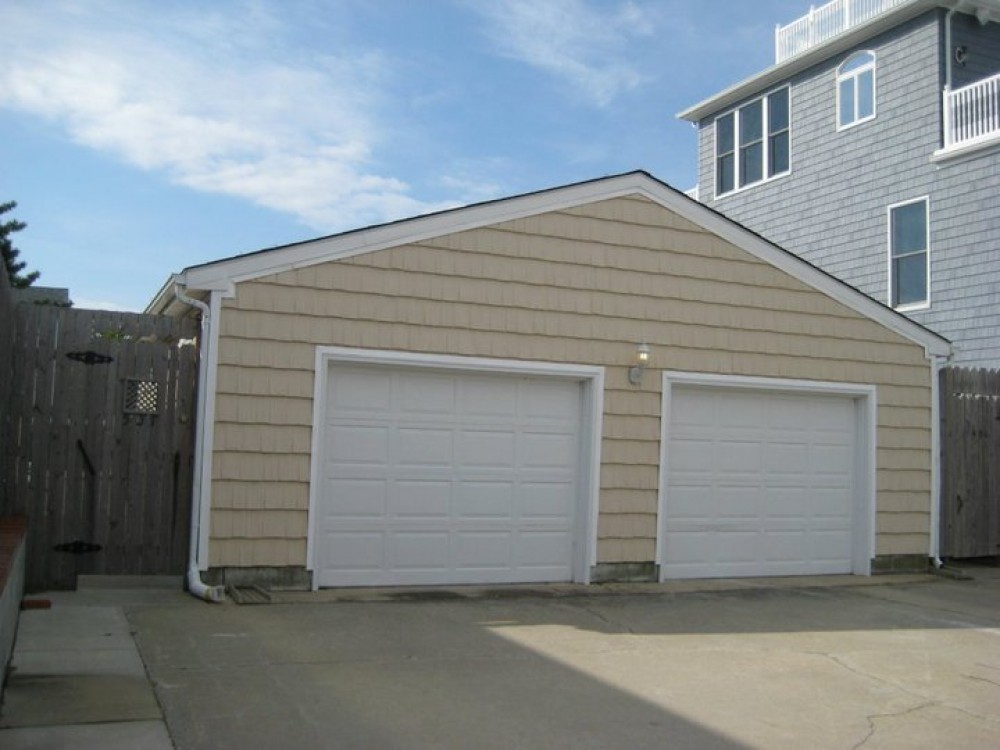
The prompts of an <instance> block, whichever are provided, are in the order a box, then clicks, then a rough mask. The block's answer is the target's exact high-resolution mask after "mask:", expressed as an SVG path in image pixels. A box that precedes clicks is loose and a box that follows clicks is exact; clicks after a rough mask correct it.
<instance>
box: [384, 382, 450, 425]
mask: <svg viewBox="0 0 1000 750" xmlns="http://www.w3.org/2000/svg"><path fill="white" fill-rule="evenodd" d="M455 387H456V386H455V379H454V378H453V377H451V376H449V375H443V374H437V373H429V372H410V373H408V374H407V377H406V378H405V379H399V378H396V380H395V381H394V392H395V394H396V400H397V409H398V411H399V412H401V413H403V414H410V415H413V414H434V415H440V414H450V413H452V412H454V410H455Z"/></svg>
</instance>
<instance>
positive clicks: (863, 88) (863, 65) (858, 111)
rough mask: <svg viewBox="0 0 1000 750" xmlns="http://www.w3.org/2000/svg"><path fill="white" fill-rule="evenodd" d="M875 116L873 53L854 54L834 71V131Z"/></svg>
mask: <svg viewBox="0 0 1000 750" xmlns="http://www.w3.org/2000/svg"><path fill="white" fill-rule="evenodd" d="M874 117H875V53H874V52H855V53H854V54H853V55H851V56H850V57H848V58H847V59H846V60H844V62H843V63H841V65H840V67H839V68H837V129H838V130H840V129H842V128H849V127H851V126H852V125H857V124H858V123H861V122H864V121H865V120H871V119H872V118H874Z"/></svg>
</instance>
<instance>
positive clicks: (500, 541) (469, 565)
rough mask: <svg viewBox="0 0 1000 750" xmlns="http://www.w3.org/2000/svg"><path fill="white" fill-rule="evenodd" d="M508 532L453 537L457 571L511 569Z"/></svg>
mask: <svg viewBox="0 0 1000 750" xmlns="http://www.w3.org/2000/svg"><path fill="white" fill-rule="evenodd" d="M512 537H513V534H512V532H510V531H491V532H486V531H471V532H462V533H458V534H456V535H455V566H456V567H457V568H458V569H459V570H495V571H503V570H506V569H509V568H510V567H511V563H512V559H511V553H512V547H513V544H512Z"/></svg>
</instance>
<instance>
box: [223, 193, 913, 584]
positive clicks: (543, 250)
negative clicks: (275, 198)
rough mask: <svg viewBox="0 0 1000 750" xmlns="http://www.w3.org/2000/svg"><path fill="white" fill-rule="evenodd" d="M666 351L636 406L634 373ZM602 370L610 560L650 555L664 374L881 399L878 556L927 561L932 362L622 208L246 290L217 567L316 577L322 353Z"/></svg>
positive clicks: (227, 401) (882, 332) (664, 217)
mask: <svg viewBox="0 0 1000 750" xmlns="http://www.w3.org/2000/svg"><path fill="white" fill-rule="evenodd" d="M643 340H645V341H648V342H649V343H650V344H651V346H652V347H653V360H652V367H651V371H650V372H649V373H647V375H646V377H645V379H644V380H643V383H642V386H641V387H640V388H638V389H635V388H632V387H630V386H629V385H628V383H627V379H626V372H625V370H626V367H627V365H628V364H629V362H630V359H631V357H632V355H633V353H634V349H635V345H636V344H637V343H638V342H640V341H643ZM319 345H336V346H347V347H362V348H371V349H387V350H401V351H417V352H430V353H441V354H459V355H472V356H480V357H496V358H504V359H525V360H541V361H549V362H570V363H577V364H591V365H603V366H605V367H607V381H606V386H607V391H606V394H605V402H604V403H605V414H604V435H603V444H602V450H601V460H602V466H601V496H600V520H599V525H598V560H599V561H600V562H641V561H647V562H648V561H651V560H653V559H654V553H655V536H656V506H657V484H658V463H659V461H658V459H659V450H660V448H659V438H660V419H659V414H660V392H659V391H660V379H659V377H658V372H657V370H659V369H661V368H665V369H671V370H681V371H693V372H712V373H725V374H736V375H755V376H766V377H781V378H799V379H807V380H826V381H830V380H835V381H845V382H852V383H873V384H875V385H877V386H878V394H879V405H878V406H879V408H878V441H879V448H878V453H877V456H878V477H877V485H878V519H877V532H878V537H877V549H876V553H877V554H879V555H887V554H920V553H925V552H926V551H927V549H928V526H929V514H928V509H929V507H930V472H929V466H930V411H929V402H930V371H929V365H928V362H927V360H926V359H925V357H924V355H923V350H922V348H921V347H920V346H918V345H915V344H913V343H911V342H909V341H907V340H905V339H903V338H902V337H900V336H898V335H896V334H894V333H892V332H891V331H889V330H887V329H885V328H884V327H882V326H880V325H879V324H877V323H874V322H872V321H870V320H868V319H866V318H864V317H863V316H861V315H859V314H857V313H855V312H853V311H852V310H850V309H848V308H846V307H845V306H843V305H841V304H840V303H838V302H836V301H834V300H832V299H830V298H829V297H827V296H825V295H823V294H822V293H820V292H818V291H815V290H813V289H811V288H809V287H807V286H805V285H804V284H802V283H801V282H799V281H798V280H796V279H795V278H793V277H791V276H789V275H787V274H785V273H784V272H782V271H780V270H778V269H776V268H774V267H773V266H770V265H769V264H767V263H764V262H762V261H760V260H758V259H756V258H755V257H753V256H751V255H749V254H748V253H746V252H744V251H742V250H740V249H739V248H736V247H734V246H733V245H730V244H729V243H727V242H725V241H723V240H721V239H719V238H718V237H716V236H714V235H711V234H709V233H707V232H705V231H703V230H701V229H699V228H698V227H696V226H695V225H693V224H691V223H689V222H687V221H686V220H684V219H681V218H679V217H678V216H676V215H675V214H673V213H671V212H670V211H668V210H667V209H665V208H663V207H661V206H659V205H658V204H656V203H653V202H652V201H648V200H645V199H641V198H618V199H614V200H607V201H603V202H600V203H594V204H590V205H587V206H584V207H582V208H577V209H573V210H568V211H561V212H554V213H549V214H543V215H540V216H536V217H533V218H527V219H519V220H516V221H510V222H507V223H504V224H498V225H495V226H492V227H488V228H484V229H477V230H472V231H468V232H461V233H458V234H453V235H448V236H443V237H439V238H436V239H433V240H429V241H426V242H421V243H419V244H417V245H411V246H402V247H396V248H390V249H386V250H380V251H377V252H373V253H369V254H365V255H359V256H356V257H353V258H349V259H346V260H342V261H337V262H330V263H325V264H322V265H316V266H310V267H305V268H301V269H298V270H294V271H287V272H284V273H280V274H276V275H273V276H269V277H266V278H262V279H258V280H255V281H247V282H243V283H241V284H239V285H237V289H236V296H235V298H234V299H229V300H226V301H225V304H224V308H223V314H222V316H221V339H220V349H219V373H218V401H217V427H216V435H215V456H214V465H213V472H214V482H213V488H212V490H213V512H212V529H211V534H212V543H211V561H210V564H211V565H213V566H230V565H232V566H240V565H303V564H305V562H306V560H305V549H306V543H305V538H306V534H307V510H308V497H309V484H308V483H309V453H310V445H311V431H310V429H311V422H312V395H313V367H314V361H315V351H316V347H317V346H319Z"/></svg>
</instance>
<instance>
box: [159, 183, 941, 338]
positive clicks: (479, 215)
mask: <svg viewBox="0 0 1000 750" xmlns="http://www.w3.org/2000/svg"><path fill="white" fill-rule="evenodd" d="M627 195H640V196H642V197H645V198H648V199H649V200H651V201H653V202H654V203H658V204H659V205H661V206H663V207H664V208H667V209H668V210H670V211H673V212H674V213H676V214H677V215H679V216H681V217H682V218H684V219H687V220H688V221H690V222H692V223H693V224H696V225H698V226H700V227H702V228H703V229H705V230H706V231H708V232H710V233H712V234H715V235H716V236H718V237H721V238H722V239H724V240H727V241H728V242H730V243H732V244H733V245H735V246H736V247H739V248H741V249H742V250H745V251H746V252H748V253H750V254H751V255H754V256H756V257H758V258H760V259H761V260H763V261H764V262H766V263H770V264H771V265H773V266H775V267H777V268H779V269H781V270H782V271H785V272H786V273H788V274H790V275H791V276H794V277H795V278H797V279H799V280H800V281H802V282H803V283H804V284H807V285H809V286H811V287H813V288H814V289H816V290H818V291H820V292H823V293H824V294H826V295H828V296H830V297H832V298H834V299H836V300H837V301H838V302H841V303H843V304H844V305H846V306H847V307H849V308H851V309H853V310H855V311H856V312H858V313H859V314H861V315H865V316H867V317H869V318H872V319H874V320H876V321H877V322H879V323H881V324H882V325H884V326H886V327H887V328H890V329H891V330H893V331H895V332H896V333H899V334H900V335H901V336H904V337H905V338H907V339H910V340H911V341H914V342H915V343H919V344H921V345H923V346H924V347H925V349H926V350H927V351H928V353H929V354H933V355H937V356H947V355H948V354H949V353H950V352H951V348H950V345H949V344H948V342H947V341H946V340H945V339H943V338H941V337H940V336H938V335H937V334H935V333H932V332H931V331H929V330H927V329H925V328H923V327H922V326H919V325H917V324H916V323H914V322H912V321H911V320H909V319H908V318H906V317H904V316H902V315H900V314H899V313H896V312H895V311H893V310H890V309H889V308H887V307H885V306H884V305H881V304H879V303H878V302H875V301H874V300H872V299H871V298H870V297H868V296H867V295H865V294H862V293H861V292H859V291H858V290H857V289H854V288H853V287H851V286H849V285H847V284H845V283H843V282H841V281H839V280H837V279H835V278H834V277H833V276H830V275H828V274H826V273H824V272H823V271H820V270H819V269H818V268H816V267H815V266H813V265H811V264H809V263H807V262H806V261H804V260H802V259H801V258H799V257H797V256H795V255H793V254H792V253H789V252H786V251H785V250H782V249H781V248H779V247H778V246H776V245H774V244H772V243H770V242H768V241H767V240H765V239H763V238H762V237H760V236H759V235H757V234H754V233H753V232H751V231H750V230H748V229H746V228H745V227H743V226H742V225H740V224H738V223H736V222H734V221H732V220H730V219H727V218H726V217H725V216H723V215H722V214H720V213H717V212H716V211H714V210H712V209H710V208H708V207H707V206H705V205H703V204H701V203H699V202H697V201H695V200H693V199H691V198H688V197H687V196H685V195H684V194H683V193H681V192H679V191H677V190H674V189H673V188H671V187H669V186H667V185H666V184H664V183H662V182H660V181H659V180H657V179H655V178H653V177H651V176H650V175H648V174H646V173H645V172H630V173H628V174H623V175H618V176H614V177H607V178H604V179H598V180H593V181H590V182H583V183H577V184H575V185H569V186H566V187H562V188H554V189H551V190H546V191H542V192H538V193H531V194H528V195H523V196H516V197H514V198H506V199H501V200H497V201H493V202H491V203H485V204H480V205H474V206H469V207H467V208H462V209H455V210H451V211H446V212H443V213H439V214H432V215H429V216H424V217H417V218H415V219H409V220H405V221H400V222H395V223H393V224H385V225H382V226H377V227H372V228H371V229H363V230H359V231H357V232H350V233H347V234H343V235H338V236H335V237H329V238H325V239H319V240H313V241H311V242H304V243H302V244H298V245H291V246H288V247H284V248H276V249H274V250H270V251H263V252H259V253H255V254H252V255H247V256H239V257H236V258H232V259H230V260H223V261H219V262H218V263H213V264H210V265H207V266H198V267H195V268H190V269H187V270H186V271H184V272H183V273H182V274H179V275H178V277H177V278H178V279H179V280H180V282H181V283H183V284H185V285H186V286H187V288H188V290H189V291H193V290H202V289H203V290H209V291H219V292H222V294H223V296H224V297H228V296H232V294H233V293H234V290H235V284H237V283H239V282H241V281H248V280H251V279H255V278H260V277H262V276H268V275H271V274H274V273H280V272H282V271H288V270H292V269H296V268H305V267H308V266H312V265H317V264H320V263H327V262H330V261H336V260H343V259H345V258H350V257H353V256H356V255H362V254H364V253H370V252H375V251H378V250H384V249H386V248H390V247H396V246H399V245H406V244H412V243H416V242H421V241H424V240H428V239H431V238H433V237H440V236H442V235H446V234H454V233H456V232H463V231H468V230H471V229H477V228H480V227H484V226H490V225H493V224H499V223H502V222H505V221H512V220H515V219H521V218H525V217H528V216H535V215H538V214H543V213H546V212H550V211H558V210H563V209H567V208H575V207H577V206H581V205H586V204H588V203H595V202H598V201H602V200H609V199H612V198H618V197H622V196H627Z"/></svg>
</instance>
